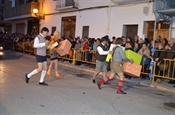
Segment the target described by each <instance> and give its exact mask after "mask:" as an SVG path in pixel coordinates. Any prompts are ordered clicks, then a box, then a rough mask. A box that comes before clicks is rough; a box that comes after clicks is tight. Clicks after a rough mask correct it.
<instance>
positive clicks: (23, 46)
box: [22, 43, 25, 53]
mask: <svg viewBox="0 0 175 115" xmlns="http://www.w3.org/2000/svg"><path fill="white" fill-rule="evenodd" d="M22 49H23V51H22V52H23V53H25V43H22Z"/></svg>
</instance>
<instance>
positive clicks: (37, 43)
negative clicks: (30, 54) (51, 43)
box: [34, 34, 46, 48]
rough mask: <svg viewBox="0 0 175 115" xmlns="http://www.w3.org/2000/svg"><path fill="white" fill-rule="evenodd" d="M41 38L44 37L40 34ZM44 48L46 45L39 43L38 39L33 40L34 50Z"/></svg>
mask: <svg viewBox="0 0 175 115" xmlns="http://www.w3.org/2000/svg"><path fill="white" fill-rule="evenodd" d="M40 35H41V36H42V37H44V36H43V35H42V34H40ZM44 46H46V43H39V38H38V37H36V38H35V40H34V48H42V47H44Z"/></svg>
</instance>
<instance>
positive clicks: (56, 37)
mask: <svg viewBox="0 0 175 115" xmlns="http://www.w3.org/2000/svg"><path fill="white" fill-rule="evenodd" d="M59 37H60V33H59V32H58V31H55V32H54V33H53V36H52V38H51V40H50V44H49V45H50V46H51V45H53V44H54V43H55V42H58V44H59ZM57 50H58V46H56V47H55V48H53V49H51V50H50V65H49V68H48V70H47V75H48V76H49V77H51V70H52V66H53V64H55V76H56V77H57V78H61V75H60V74H59V72H58V53H57Z"/></svg>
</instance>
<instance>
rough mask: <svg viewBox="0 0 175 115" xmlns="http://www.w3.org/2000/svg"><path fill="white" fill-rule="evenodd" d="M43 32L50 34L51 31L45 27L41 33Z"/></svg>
mask: <svg viewBox="0 0 175 115" xmlns="http://www.w3.org/2000/svg"><path fill="white" fill-rule="evenodd" d="M43 31H45V32H49V29H48V28H46V27H43V28H42V29H41V33H42V32H43Z"/></svg>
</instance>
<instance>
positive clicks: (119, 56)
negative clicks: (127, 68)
mask: <svg viewBox="0 0 175 115" xmlns="http://www.w3.org/2000/svg"><path fill="white" fill-rule="evenodd" d="M122 42H123V41H122V38H117V40H116V43H117V46H116V47H115V48H114V49H113V53H112V62H111V73H110V76H109V77H107V80H108V81H109V80H111V79H112V78H113V77H114V76H115V74H117V75H118V77H119V82H118V87H117V93H118V94H126V93H125V92H124V91H123V90H122V88H123V83H124V74H123V69H122V66H121V64H122V61H123V60H125V61H129V62H132V61H131V60H129V59H128V58H126V56H125V53H124V51H123V49H122V47H121V45H122ZM103 83H104V80H103V79H101V80H100V81H99V82H98V84H97V86H98V88H99V89H100V90H101V85H103Z"/></svg>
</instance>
